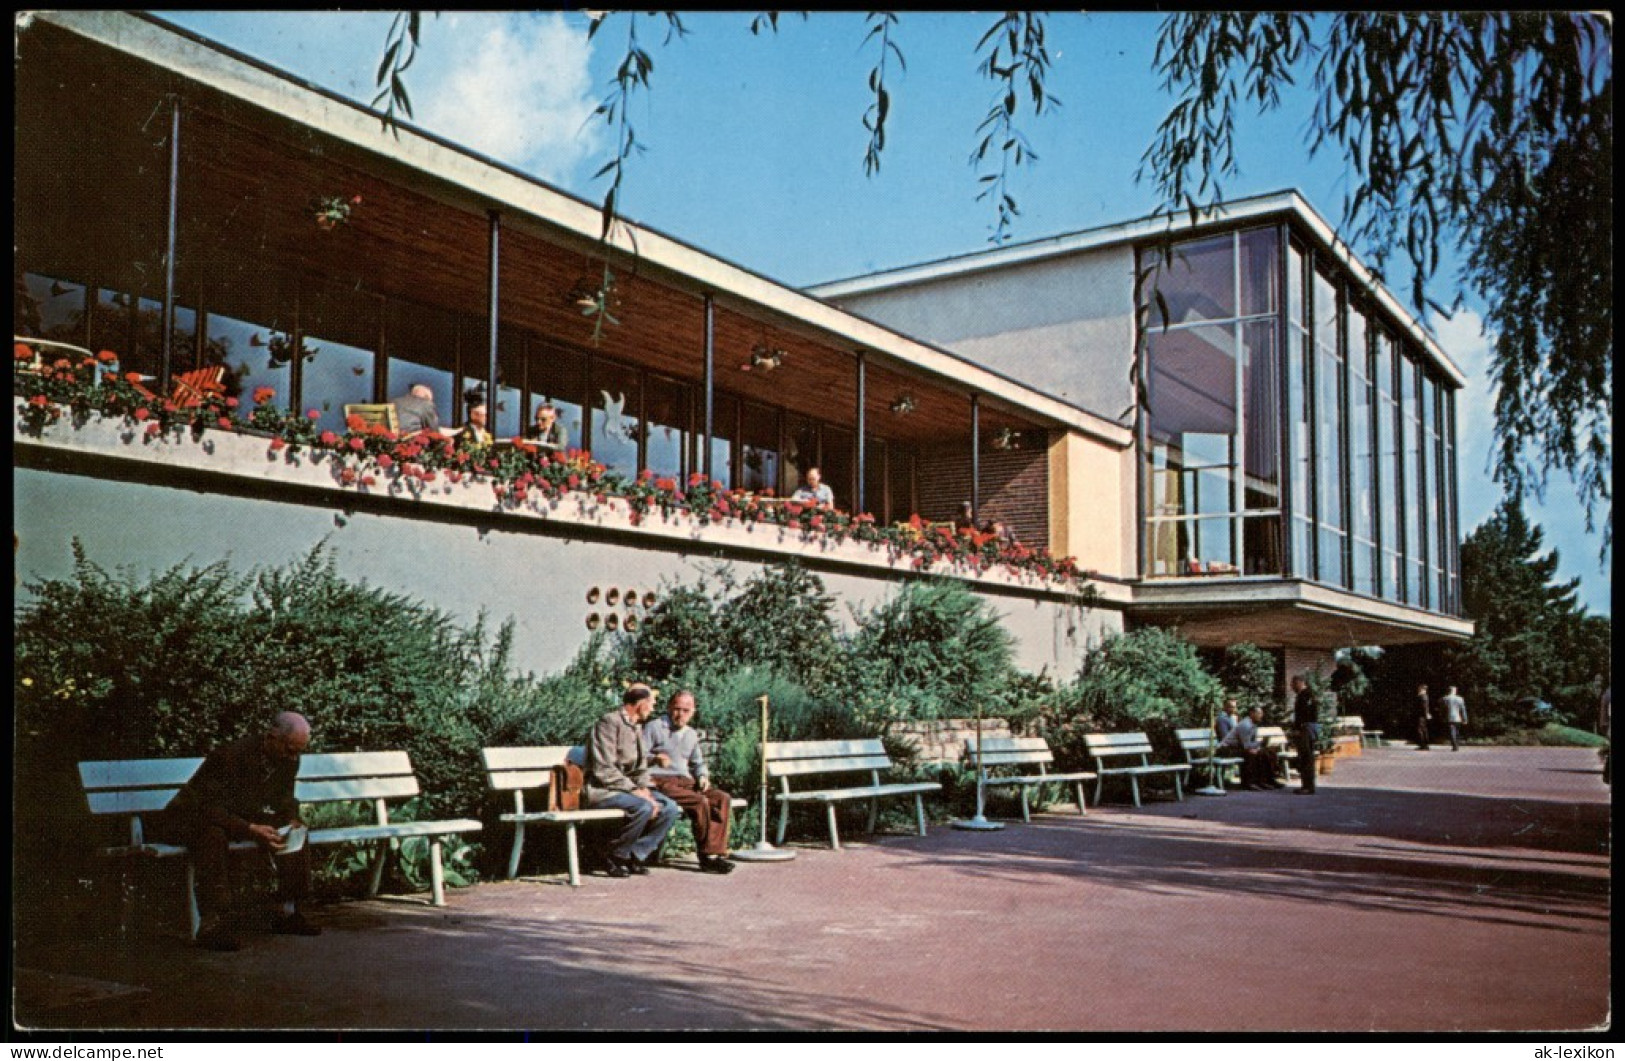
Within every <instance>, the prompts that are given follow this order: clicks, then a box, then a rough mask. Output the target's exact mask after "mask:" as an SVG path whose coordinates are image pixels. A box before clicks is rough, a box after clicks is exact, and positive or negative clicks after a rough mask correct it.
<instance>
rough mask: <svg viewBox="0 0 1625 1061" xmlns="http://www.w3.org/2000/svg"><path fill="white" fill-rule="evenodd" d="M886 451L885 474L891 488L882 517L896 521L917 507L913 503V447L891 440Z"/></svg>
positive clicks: (908, 514)
mask: <svg viewBox="0 0 1625 1061" xmlns="http://www.w3.org/2000/svg"><path fill="white" fill-rule="evenodd" d="M888 453H889V455H890V460H889V462H888V464H889V467H888V469H887V476H888V478H889V485H890V488H891V498H890V501H891V507H890V509H888V510H887V512H886V514H885V516H884V517H883V519H884V520H886V521H890V522H897V521H899V520H906V519H908V517H909V516H910V515H912V514H913V513H914V511H915V509H916V508H917V507H918V506H917V505H916V504H915V503H914V448H913V447H912V446H905V445H902V444H900V443H897V442H893V443H891V445H890V446H889V447H888ZM871 507H872V506H871ZM876 515H877V516H879V515H880V514H879V513H876Z"/></svg>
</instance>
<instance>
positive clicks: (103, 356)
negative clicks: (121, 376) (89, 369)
mask: <svg viewBox="0 0 1625 1061" xmlns="http://www.w3.org/2000/svg"><path fill="white" fill-rule="evenodd" d="M96 360H97V361H100V362H101V363H102V364H104V365H105V364H107V363H109V362H111V361H117V360H118V355H117V354H115V353H113V351H111V350H103V351H102V352H101V353H99V354H97V355H96Z"/></svg>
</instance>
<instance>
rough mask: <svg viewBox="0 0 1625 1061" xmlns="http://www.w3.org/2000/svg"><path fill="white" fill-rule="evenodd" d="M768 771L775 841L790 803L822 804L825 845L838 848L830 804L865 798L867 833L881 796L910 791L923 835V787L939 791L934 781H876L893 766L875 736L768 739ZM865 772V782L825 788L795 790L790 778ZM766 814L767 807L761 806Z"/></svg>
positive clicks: (781, 836)
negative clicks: (774, 787) (775, 811)
mask: <svg viewBox="0 0 1625 1061" xmlns="http://www.w3.org/2000/svg"><path fill="white" fill-rule="evenodd" d="M766 752H767V755H766V758H767V773H768V776H769V777H776V778H778V780H779V791H778V792H776V793H774V796H773V798H774V799H776V800H778V801H779V830H778V842H779V843H781V844H782V843H784V831H785V829H786V827H787V826H788V824H789V820H790V805H791V804H793V803H802V804H814V805H817V804H822V805H823V807H824V810H825V815H826V818H827V820H828V822H829V844H830V847H832V848H835V849H836V850H840V847H841V836H840V832H839V831H838V830H837V829H836V827H835V805H836V804H837V803H843V802H846V801H849V800H867V801H868V803H869V828H868V831H869V832H871V833H872V832H874V831H875V817H876V814H877V812H878V805H879V802H880V800H882V799H884V798H886V797H888V796H913V797H914V817H915V820H916V822H917V823H918V824H919V833H920V835H921V836H924V835H925V804H924V803H923V802H922V799H923V797H924V795H925V794H926V793H927V792H940V791H942V786H941V785H940V784H938V783H937V782H935V781H918V782H890V783H885V782H882V781H881V780H880V775H881V772H882V771H885V770H890V769H891V768H892V762H891V759H890V758H889V757H888V756H887V755H886V749H885V746H884V745H882V744H881V742H880V741H879V739H874V740H807V741H769V742H768V743H767V746H766ZM853 774H867V775H868V777H869V783H868V784H866V785H847V786H840V787H826V788H818V789H809V790H806V791H801V792H795V791H792V790H791V788H790V779H791V778H795V779H796V780H797V782H798V783H799V782H800V781H805V780H808V779H809V778H816V779H818V780H819V782H820V783H823V782H825V781H827V779H828V778H830V777H831V776H835V775H847V776H850V775H853ZM762 810H763V813H766V810H767V808H765V807H764V808H763V809H762Z"/></svg>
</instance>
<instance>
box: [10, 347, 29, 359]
mask: <svg viewBox="0 0 1625 1061" xmlns="http://www.w3.org/2000/svg"><path fill="white" fill-rule="evenodd" d="M11 356H12V357H14V358H16V359H17V360H18V361H32V360H34V348H33V347H31V346H29V345H28V344H27V343H14V344H12V347H11Z"/></svg>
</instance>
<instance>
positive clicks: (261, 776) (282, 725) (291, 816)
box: [151, 711, 322, 951]
mask: <svg viewBox="0 0 1625 1061" xmlns="http://www.w3.org/2000/svg"><path fill="white" fill-rule="evenodd" d="M309 744H310V723H309V722H307V721H306V720H305V717H304V716H303V715H300V714H297V713H295V712H293V711H284V712H282V713H281V714H279V715H277V716H276V717H275V718H273V719H272V720H271V722H270V724H269V725H267V726H266V727H265V728H264V729H263V730H261V731H260V732H258V733H255V734H252V735H251V736H247V737H244V738H242V739H241V740H237V741H234V742H232V743H231V744H226V745H223V746H221V747H219V748H216V749H215V750H214V751H212V752H210V753H209V754H208V757H207V758H205V759H204V760H203V764H202V765H201V766H199V767H198V768H197V772H196V773H194V774H193V775H192V778H191V780H189V781H187V782H186V784H185V785H183V786H182V787H181V790H180V791H179V792H176V793H175V795H174V797H173V798H172V799H171V800H170V801H169V805H168V806H167V807H165V808H164V810H163V813H162V814H159V815H157V816H156V817H155V819H154V821H153V823H152V824H153V828H152V830H151V838H152V839H153V840H155V841H157V842H159V843H172V844H180V845H181V846H183V847H185V848H187V849H188V851H190V853H191V856H192V862H193V864H194V865H195V866H196V867H197V888H198V905H199V907H200V913H201V914H202V915H203V923H202V925H201V926H200V927H199V929H198V937H197V943H198V946H200V947H204V948H206V949H209V950H218V951H234V950H239V949H241V947H242V943H241V942H240V941H239V940H238V938H237V934H236V931H235V930H234V927H233V926H232V925H231V924H230V923H229V922H228V920H227V919H228V915H229V912H230V911H229V908H230V905H231V857H230V853H231V843H232V841H234V840H252V841H253V842H254V843H255V844H257V845H259V848H260V850H262V851H264V852H266V853H268V854H272V855H279V856H281V857H279V858H276V859H274V860H273V861H274V862H275V863H276V870H277V898H278V899H279V900H280V901H281V908H280V910H279V911H278V912H277V914H276V915H274V916H273V918H272V920H271V931H272V932H276V933H278V934H280V935H286V936H318V935H321V931H322V930H321V928H320V927H319V926H317V925H313V924H311V923H310V922H309V921H307V920H305V916H304V914H303V913H302V912H301V910H300V904H301V903H303V902H304V900H305V898H306V897H307V896H308V895H309V894H310V848H309V847H300V848H298V849H297V850H294V851H290V852H287V853H286V854H284V849H285V848H287V846H288V837H289V834H290V830H291V827H294V826H300V827H302V826H303V822H301V821H300V820H299V803H298V801H297V800H296V799H295V798H294V790H293V786H294V779H295V778H296V777H297V776H298V774H299V756H300V755H301V754H303V753H304V750H305V748H306V747H307V746H309Z"/></svg>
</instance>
